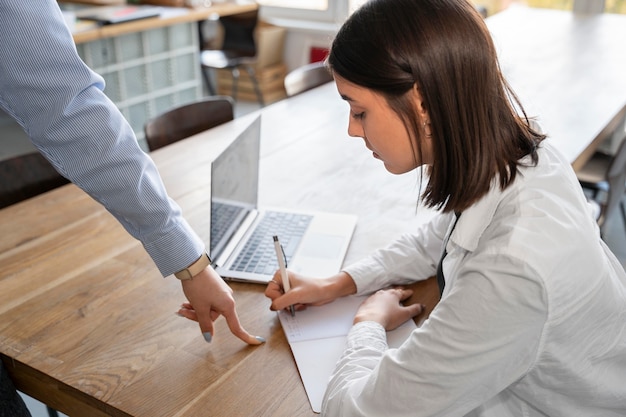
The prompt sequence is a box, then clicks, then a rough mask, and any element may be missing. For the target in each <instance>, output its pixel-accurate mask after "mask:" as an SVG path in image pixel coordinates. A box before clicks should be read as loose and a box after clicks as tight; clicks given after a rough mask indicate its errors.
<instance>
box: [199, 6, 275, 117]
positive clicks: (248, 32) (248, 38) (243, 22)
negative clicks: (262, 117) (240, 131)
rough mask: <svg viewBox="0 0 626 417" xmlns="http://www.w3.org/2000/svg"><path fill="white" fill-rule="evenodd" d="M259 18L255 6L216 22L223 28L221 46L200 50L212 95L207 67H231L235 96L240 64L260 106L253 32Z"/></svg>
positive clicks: (206, 79) (260, 99)
mask: <svg viewBox="0 0 626 417" xmlns="http://www.w3.org/2000/svg"><path fill="white" fill-rule="evenodd" d="M258 19H259V11H258V9H257V10H254V11H251V12H246V13H237V14H234V15H231V16H220V18H219V22H220V23H221V25H222V27H223V29H224V41H223V44H222V48H221V49H219V50H203V51H201V53H200V62H201V65H202V75H203V76H204V81H205V83H206V85H207V88H208V90H209V93H210V94H211V95H215V94H216V92H215V91H214V89H213V86H212V84H211V79H210V77H209V74H208V73H207V71H209V70H210V69H228V70H230V72H231V74H232V76H233V87H232V97H233V99H234V100H236V99H237V84H238V81H239V73H240V72H239V70H240V69H242V68H243V69H244V70H245V71H246V72H247V73H248V76H249V77H250V80H251V81H252V85H253V87H254V92H255V93H256V96H257V99H258V101H259V104H260V105H261V106H263V95H262V94H261V89H260V88H259V83H258V80H257V78H256V72H255V69H254V65H255V64H256V60H257V47H256V41H255V39H254V32H255V29H256V26H257V23H258ZM200 36H202V31H200ZM200 44H201V45H204V44H205V42H204V40H203V39H202V38H201V39H200Z"/></svg>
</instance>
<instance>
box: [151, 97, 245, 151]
mask: <svg viewBox="0 0 626 417" xmlns="http://www.w3.org/2000/svg"><path fill="white" fill-rule="evenodd" d="M233 109H234V102H233V99H232V98H230V97H228V96H213V97H208V98H204V99H202V100H199V101H196V102H193V103H189V104H185V105H183V106H180V107H176V108H174V109H171V110H168V111H166V112H165V113H162V114H160V115H158V116H157V117H155V118H153V119H150V120H148V121H147V122H146V123H145V125H144V134H145V137H146V142H147V144H148V149H149V150H150V151H154V150H156V149H159V148H162V147H163V146H166V145H169V144H171V143H174V142H177V141H179V140H181V139H185V138H188V137H189V136H193V135H195V134H196V133H200V132H203V131H205V130H207V129H210V128H212V127H215V126H218V125H221V124H222V123H226V122H229V121H231V120H233V118H234V110H233Z"/></svg>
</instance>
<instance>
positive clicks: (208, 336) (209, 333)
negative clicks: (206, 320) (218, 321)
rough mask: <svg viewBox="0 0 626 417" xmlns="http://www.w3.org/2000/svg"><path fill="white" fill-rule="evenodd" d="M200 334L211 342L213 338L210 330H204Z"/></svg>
mask: <svg viewBox="0 0 626 417" xmlns="http://www.w3.org/2000/svg"><path fill="white" fill-rule="evenodd" d="M202 336H204V340H206V341H207V342H208V343H211V339H212V338H213V335H212V334H211V332H204V333H202Z"/></svg>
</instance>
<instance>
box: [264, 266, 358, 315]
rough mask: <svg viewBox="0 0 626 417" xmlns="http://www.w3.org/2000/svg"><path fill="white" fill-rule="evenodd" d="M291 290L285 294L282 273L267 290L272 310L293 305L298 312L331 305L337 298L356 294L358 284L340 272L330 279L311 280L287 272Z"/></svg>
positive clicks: (276, 276) (266, 294)
mask: <svg viewBox="0 0 626 417" xmlns="http://www.w3.org/2000/svg"><path fill="white" fill-rule="evenodd" d="M287 272H288V276H289V285H290V287H291V289H290V290H289V291H288V292H287V293H284V290H283V284H282V280H281V275H280V271H276V273H275V274H274V277H273V278H272V280H271V281H270V282H268V284H267V287H266V288H265V296H266V297H268V298H270V299H271V300H272V304H271V306H270V309H271V310H274V311H278V310H283V309H286V308H288V307H289V306H291V305H293V306H294V307H295V308H296V310H303V309H305V308H306V307H307V306H309V305H312V306H318V305H322V304H326V303H329V302H331V301H333V300H335V299H336V298H339V297H343V296H346V295H350V294H354V293H356V284H355V283H354V281H353V280H352V277H351V276H350V275H348V274H347V273H345V272H340V273H338V274H336V275H333V276H331V277H328V278H310V277H305V276H302V275H300V274H296V273H295V272H293V271H287Z"/></svg>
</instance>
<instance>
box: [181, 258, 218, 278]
mask: <svg viewBox="0 0 626 417" xmlns="http://www.w3.org/2000/svg"><path fill="white" fill-rule="evenodd" d="M209 265H211V258H209V255H207V254H206V253H203V254H202V255H201V256H200V257H199V258H198V259H197V260H196V261H195V262H194V263H192V264H191V265H189V266H188V267H187V268H185V269H182V270H180V271H178V272H176V273H175V274H174V276H175V277H176V278H178V279H180V280H186V279H191V278H193V277H195V276H196V275H198V274H199V273H200V272H201V271H202V270H204V268H206V267H207V266H209Z"/></svg>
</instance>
